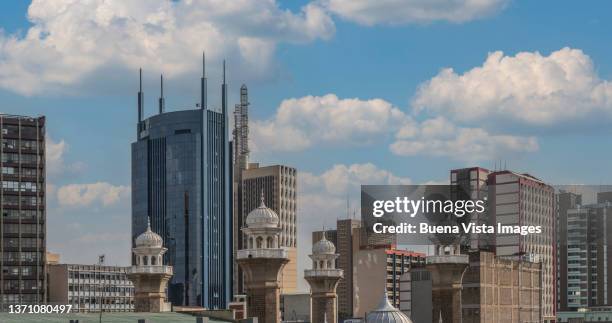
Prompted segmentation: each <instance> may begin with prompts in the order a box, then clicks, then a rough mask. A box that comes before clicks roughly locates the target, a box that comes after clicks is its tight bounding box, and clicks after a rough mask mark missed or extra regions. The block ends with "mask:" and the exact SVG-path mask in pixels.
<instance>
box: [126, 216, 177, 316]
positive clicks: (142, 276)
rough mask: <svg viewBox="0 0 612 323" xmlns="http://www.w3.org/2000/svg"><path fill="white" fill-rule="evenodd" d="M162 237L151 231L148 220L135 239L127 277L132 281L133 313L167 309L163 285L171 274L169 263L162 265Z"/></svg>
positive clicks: (164, 286) (168, 307) (165, 285)
mask: <svg viewBox="0 0 612 323" xmlns="http://www.w3.org/2000/svg"><path fill="white" fill-rule="evenodd" d="M163 245H164V241H163V239H162V238H161V237H160V236H159V235H158V234H157V233H155V232H153V231H151V221H150V220H149V221H148V223H147V230H146V231H145V232H143V233H142V234H141V235H139V236H138V237H137V238H136V243H135V247H134V248H132V252H133V253H134V257H135V258H136V265H134V266H132V268H130V270H129V272H128V278H129V279H130V280H131V281H132V283H133V284H134V311H136V312H167V311H170V303H168V302H167V301H166V299H167V295H166V287H167V285H168V280H169V279H170V277H172V266H164V264H163V255H164V253H166V251H167V250H168V249H166V248H164V246H163Z"/></svg>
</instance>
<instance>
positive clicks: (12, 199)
mask: <svg viewBox="0 0 612 323" xmlns="http://www.w3.org/2000/svg"><path fill="white" fill-rule="evenodd" d="M20 198H21V199H20ZM19 202H21V206H32V207H36V206H38V205H43V200H42V198H40V197H36V196H21V197H19V196H12V195H6V196H4V197H3V198H2V204H4V205H5V206H19V205H20V203H19Z"/></svg>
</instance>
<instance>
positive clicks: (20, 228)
mask: <svg viewBox="0 0 612 323" xmlns="http://www.w3.org/2000/svg"><path fill="white" fill-rule="evenodd" d="M3 232H4V233H20V232H21V233H26V234H35V233H38V232H42V226H40V225H37V224H34V223H33V224H30V223H22V224H17V223H7V224H5V225H4V226H3Z"/></svg>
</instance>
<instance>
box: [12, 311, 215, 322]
mask: <svg viewBox="0 0 612 323" xmlns="http://www.w3.org/2000/svg"><path fill="white" fill-rule="evenodd" d="M138 319H146V322H147V323H174V322H176V323H183V322H185V323H195V321H196V317H195V316H192V315H188V314H181V313H175V312H167V313H133V312H114V313H102V322H103V323H132V322H133V323H137V322H138ZM70 320H79V323H99V322H100V313H71V314H8V313H0V322H2V323H29V322H32V323H69V322H70ZM209 322H210V323H221V322H225V321H221V320H216V319H209Z"/></svg>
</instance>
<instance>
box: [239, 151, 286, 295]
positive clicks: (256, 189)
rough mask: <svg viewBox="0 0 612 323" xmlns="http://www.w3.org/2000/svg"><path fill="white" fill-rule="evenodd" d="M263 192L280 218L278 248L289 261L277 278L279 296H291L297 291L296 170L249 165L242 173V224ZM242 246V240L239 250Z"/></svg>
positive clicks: (267, 201) (243, 242)
mask: <svg viewBox="0 0 612 323" xmlns="http://www.w3.org/2000/svg"><path fill="white" fill-rule="evenodd" d="M262 191H263V194H264V199H265V201H266V205H267V206H268V207H269V208H270V209H272V210H273V211H274V212H276V214H278V216H279V219H280V223H279V225H280V228H281V231H280V236H279V246H280V247H281V248H283V249H285V250H286V251H287V255H288V258H289V263H287V265H285V266H284V268H283V270H282V272H281V274H280V277H281V283H280V288H281V293H283V294H288V293H294V292H295V291H296V290H297V239H296V235H297V227H296V214H297V197H296V194H297V193H296V191H297V171H296V169H295V168H292V167H288V166H283V165H274V166H265V167H260V166H259V164H256V163H251V164H249V167H248V168H247V169H246V170H243V171H242V219H243V221H241V223H244V219H246V216H247V215H248V212H250V211H251V210H253V209H256V208H257V207H258V206H259V204H260V196H261V193H262ZM245 245H246V242H245V237H244V236H243V240H242V247H243V248H244V246H245ZM240 285H242V283H240Z"/></svg>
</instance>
